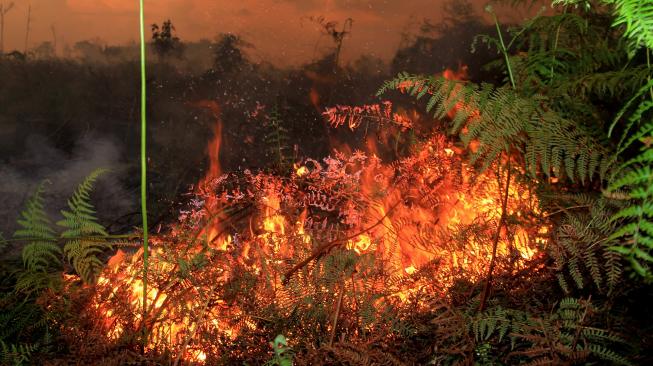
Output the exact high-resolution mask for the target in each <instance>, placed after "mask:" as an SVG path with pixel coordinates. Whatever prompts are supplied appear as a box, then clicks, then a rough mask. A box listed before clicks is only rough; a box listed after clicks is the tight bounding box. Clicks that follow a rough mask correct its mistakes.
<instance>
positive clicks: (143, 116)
mask: <svg viewBox="0 0 653 366" xmlns="http://www.w3.org/2000/svg"><path fill="white" fill-rule="evenodd" d="M140 34H141V215H142V220H143V318H142V321H141V326H142V327H143V346H145V344H146V343H147V328H146V325H145V324H146V322H145V320H146V319H147V267H148V251H149V248H148V242H147V240H148V238H147V144H146V143H147V139H146V137H147V111H146V109H147V108H146V107H147V106H146V104H147V85H146V83H147V78H146V71H145V6H144V4H143V0H140Z"/></svg>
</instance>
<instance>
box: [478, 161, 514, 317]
mask: <svg viewBox="0 0 653 366" xmlns="http://www.w3.org/2000/svg"><path fill="white" fill-rule="evenodd" d="M507 169H508V173H507V177H506V190H505V191H504V192H503V202H501V217H500V218H499V225H498V226H497V231H496V233H495V234H494V239H493V241H492V258H491V259H490V266H489V267H488V270H487V279H486V280H485V287H484V288H483V292H482V294H481V304H480V305H479V307H478V311H483V310H485V305H486V304H487V300H488V298H489V297H490V290H492V277H493V274H494V267H495V266H496V259H497V247H498V246H499V238H500V237H501V228H502V227H503V226H504V224H505V222H506V216H507V214H506V211H507V206H508V193H509V192H510V178H511V174H510V173H511V171H512V170H511V169H510V155H508V165H507Z"/></svg>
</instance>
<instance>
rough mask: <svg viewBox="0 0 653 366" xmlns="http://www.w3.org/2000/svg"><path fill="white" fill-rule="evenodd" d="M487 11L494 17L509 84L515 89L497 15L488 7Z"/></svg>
mask: <svg viewBox="0 0 653 366" xmlns="http://www.w3.org/2000/svg"><path fill="white" fill-rule="evenodd" d="M488 11H489V13H490V14H492V17H493V18H494V25H495V26H496V27H497V34H498V35H499V44H500V45H501V53H503V57H504V59H505V61H506V67H507V68H508V77H510V85H512V88H513V89H516V87H517V86H516V84H515V77H514V75H513V73H512V66H511V65H510V57H509V56H508V49H507V48H506V43H505V42H504V41H503V34H502V33H501V27H500V26H499V20H498V19H497V15H496V14H495V13H494V11H493V10H491V9H489V10H488Z"/></svg>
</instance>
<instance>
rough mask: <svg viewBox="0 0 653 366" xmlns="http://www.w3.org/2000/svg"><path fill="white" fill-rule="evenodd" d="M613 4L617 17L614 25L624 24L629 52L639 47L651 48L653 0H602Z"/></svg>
mask: <svg viewBox="0 0 653 366" xmlns="http://www.w3.org/2000/svg"><path fill="white" fill-rule="evenodd" d="M604 2H606V3H611V4H614V6H615V13H616V15H617V18H616V19H615V22H614V25H615V26H619V25H624V26H625V28H626V29H625V33H624V35H625V37H627V38H628V39H629V40H630V41H631V42H632V44H631V53H634V52H635V51H636V50H637V49H638V48H640V47H646V48H649V49H653V1H651V0H604Z"/></svg>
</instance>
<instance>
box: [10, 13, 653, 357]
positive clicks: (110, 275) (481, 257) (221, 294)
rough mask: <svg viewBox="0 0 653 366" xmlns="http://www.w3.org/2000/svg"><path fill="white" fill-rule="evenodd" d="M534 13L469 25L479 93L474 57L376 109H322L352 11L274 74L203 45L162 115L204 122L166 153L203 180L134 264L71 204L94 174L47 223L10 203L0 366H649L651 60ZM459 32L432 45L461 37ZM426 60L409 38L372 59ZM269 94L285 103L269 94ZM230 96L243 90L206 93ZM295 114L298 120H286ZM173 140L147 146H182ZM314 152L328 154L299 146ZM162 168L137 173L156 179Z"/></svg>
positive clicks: (230, 47)
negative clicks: (304, 61) (212, 59)
mask: <svg viewBox="0 0 653 366" xmlns="http://www.w3.org/2000/svg"><path fill="white" fill-rule="evenodd" d="M556 3H560V4H562V5H560V4H559V6H561V7H562V8H561V9H560V10H561V11H559V12H555V13H554V14H549V15H541V14H540V15H538V16H537V17H535V18H534V19H533V20H531V21H529V22H527V23H525V24H523V25H521V26H519V27H518V28H517V29H514V30H510V31H508V30H506V29H505V27H503V26H501V25H500V24H499V23H498V21H497V20H496V16H495V15H494V13H493V10H492V8H491V7H490V8H488V9H487V10H488V12H489V13H490V15H491V16H493V17H494V19H495V26H496V29H494V27H492V28H491V29H492V30H493V31H496V32H498V38H496V39H495V38H492V37H489V36H485V37H481V38H479V40H481V41H484V42H485V43H487V44H489V45H491V46H493V47H496V48H497V49H498V51H499V54H500V56H503V58H502V59H501V61H500V62H495V63H493V64H491V66H492V67H494V71H495V72H496V74H497V75H500V77H499V78H497V77H496V76H495V77H494V78H495V79H496V80H494V83H493V84H488V83H485V84H483V83H480V84H477V83H475V82H473V81H470V78H472V76H470V75H474V76H475V77H478V76H479V75H480V74H479V73H478V70H477V69H478V68H477V67H476V66H477V65H474V66H473V67H470V66H467V65H466V64H465V63H464V62H460V61H457V62H456V63H457V65H458V66H457V67H449V68H443V69H441V71H440V72H433V71H432V70H431V71H429V72H428V73H427V75H426V76H425V75H412V74H408V73H405V72H401V73H399V74H398V75H397V76H396V77H395V78H391V79H390V80H387V81H386V82H385V83H383V85H381V89H380V90H379V91H378V93H377V95H376V98H372V97H370V96H365V97H360V96H356V94H355V93H354V91H352V90H353V89H352V90H350V91H347V92H342V93H340V94H339V93H338V85H339V83H345V84H346V82H349V83H351V82H352V80H355V79H356V77H360V78H363V77H362V76H360V75H357V74H356V73H357V72H359V71H360V70H359V69H351V68H350V69H348V68H346V66H343V65H342V60H341V59H340V52H341V49H342V47H343V44H344V41H345V39H346V36H348V35H349V34H350V33H351V32H353V24H354V23H353V20H351V19H347V21H345V23H344V24H343V26H342V27H340V26H338V25H337V23H335V22H327V21H326V20H325V19H324V18H310V20H311V21H313V22H315V23H316V24H318V25H320V26H321V27H323V28H324V32H325V33H324V34H326V35H328V36H330V37H331V39H332V40H333V42H334V48H335V50H334V52H333V53H331V54H329V55H327V56H326V57H325V58H324V59H323V60H321V61H320V62H316V63H315V64H311V65H309V66H306V67H305V69H303V70H301V72H296V71H297V70H295V71H283V72H285V73H287V75H286V76H287V78H286V79H284V80H282V81H279V80H276V81H274V82H273V81H271V80H273V79H274V78H272V77H270V78H269V79H265V78H263V77H260V78H259V76H260V75H266V73H269V72H271V71H270V70H271V69H266V68H265V67H263V66H261V65H254V64H250V63H248V61H247V58H246V54H244V53H242V52H241V48H244V47H252V45H250V44H248V43H246V42H245V41H243V40H242V39H240V38H239V37H238V36H235V35H225V36H223V38H222V40H221V41H220V42H218V44H217V59H216V65H214V67H213V68H212V69H211V70H210V71H209V72H207V73H206V74H204V75H202V76H201V77H198V78H190V77H189V78H190V79H189V80H191V81H189V84H190V85H191V86H190V87H189V88H188V90H187V93H186V94H184V95H183V96H181V97H179V99H180V100H179V101H177V103H178V104H176V105H175V106H176V107H179V108H180V110H183V111H184V113H190V114H192V115H193V116H194V118H193V120H194V121H209V123H208V126H206V127H207V128H206V131H205V132H208V133H209V134H210V138H208V143H207V144H206V146H200V147H197V146H191V147H185V148H188V149H195V150H193V151H200V150H203V151H204V155H205V162H204V163H203V164H199V163H198V161H197V160H192V159H190V158H189V156H191V155H192V154H188V156H186V155H183V154H182V156H181V159H182V160H183V159H185V158H188V159H189V160H188V161H187V162H186V161H182V163H185V164H188V165H203V166H205V167H206V169H205V170H204V171H203V173H202V174H201V176H199V178H197V177H193V181H192V183H193V184H192V185H191V186H190V188H189V189H188V190H187V191H186V192H185V193H184V194H183V195H179V196H181V197H183V199H182V203H181V205H179V206H176V207H175V210H174V211H172V210H168V211H166V215H167V216H168V217H167V219H165V220H159V221H158V222H156V225H155V230H149V236H150V238H149V249H144V247H143V246H142V242H141V240H142V238H143V236H144V235H143V234H144V233H143V231H142V230H140V231H139V229H136V230H133V229H130V230H128V231H123V232H120V233H119V234H117V232H116V231H112V230H109V229H107V228H106V227H105V226H103V222H102V221H103V220H100V219H98V217H97V214H96V212H95V207H94V205H93V204H92V200H91V195H92V192H93V189H94V186H95V184H96V182H97V181H98V180H100V179H101V178H102V177H103V176H105V175H106V174H110V173H109V172H108V171H107V170H104V169H99V170H95V171H93V173H91V174H90V175H89V176H88V177H87V178H86V179H85V180H84V181H83V182H82V183H81V184H80V185H79V186H78V187H77V189H76V190H75V191H74V193H73V195H72V198H71V199H70V200H69V201H68V202H67V206H66V208H65V209H63V210H62V211H61V214H62V216H63V217H62V220H60V221H53V220H51V219H50V214H49V212H48V211H47V210H46V198H48V197H47V196H46V192H47V190H46V188H47V185H46V184H45V183H44V184H41V185H39V186H38V188H37V189H36V191H35V193H34V194H33V195H32V196H31V197H30V198H29V199H28V200H27V204H26V207H25V209H24V210H23V211H22V213H21V218H20V219H19V220H18V221H17V224H16V226H17V227H18V229H17V230H16V231H15V234H14V236H13V237H12V239H10V240H6V241H5V240H0V246H3V245H4V246H11V245H12V243H14V242H16V243H24V244H23V247H22V258H21V261H20V264H19V265H18V267H12V266H11V265H10V264H6V265H5V264H4V262H2V263H3V266H2V267H0V269H1V270H2V274H3V275H5V274H6V276H4V278H5V279H3V280H2V282H0V283H1V284H2V287H1V290H2V292H1V294H2V297H0V309H3V311H5V310H6V314H8V315H5V314H4V313H3V314H0V325H2V326H3V327H2V329H0V356H1V357H0V364H4V363H6V364H27V363H39V364H52V365H63V364H99V365H122V364H143V365H154V364H164V365H236V364H242V365H251V364H265V365H280V366H281V365H283V366H288V365H572V364H616V365H631V364H635V363H643V364H646V363H647V362H649V361H651V360H653V358H652V356H651V355H650V354H649V353H650V352H648V351H643V350H644V349H646V347H647V346H649V345H650V340H648V338H646V335H647V334H648V332H649V329H648V328H646V327H648V326H642V325H641V324H649V323H650V322H647V321H650V320H651V314H650V312H648V311H647V309H646V308H645V307H642V305H641V304H642V303H643V304H646V303H647V300H649V299H650V296H651V295H650V294H651V292H650V282H651V277H652V276H651V272H650V267H649V266H650V263H651V262H653V257H651V254H650V250H649V249H650V247H651V242H653V239H651V232H652V230H651V227H653V224H652V223H651V222H650V221H651V217H653V212H651V205H650V202H651V196H652V195H653V193H652V191H651V186H653V185H650V182H651V177H650V176H651V174H650V173H651V169H650V162H651V160H652V159H651V154H650V145H651V136H650V133H651V131H652V130H653V128H651V126H650V117H651V110H653V104H652V103H651V101H650V100H651V98H653V93H651V90H652V89H651V88H652V87H653V84H652V83H651V81H650V78H651V68H650V65H649V64H650V62H648V61H649V60H648V57H647V56H648V55H649V53H650V52H649V51H650V49H651V44H646V43H644V44H639V46H637V45H636V42H635V43H632V42H634V41H633V40H632V39H631V41H632V42H631V44H628V43H627V42H623V37H626V38H628V37H631V35H629V32H628V31H626V32H620V31H617V30H619V28H614V26H613V25H612V24H611V22H606V19H611V16H612V15H610V14H611V13H606V9H608V8H606V7H592V6H587V7H578V6H576V5H578V4H577V2H573V1H558V2H556ZM451 4H453V5H451ZM455 4H462V2H451V3H449V6H450V8H451V9H454V10H457V11H461V12H462V11H465V12H468V11H470V9H471V8H470V7H469V6H461V5H458V6H456V5H455ZM624 9H625V8H624V7H620V6H617V7H616V8H615V9H612V10H615V11H616V12H617V13H616V14H617V16H618V17H628V16H629V14H628V13H625V14H624V13H623V11H625V10H624ZM620 11H621V13H620ZM630 16H632V14H630ZM462 18H464V19H465V21H464V22H463V23H457V22H456V21H451V22H453V24H448V23H447V24H444V25H441V27H440V28H442V29H441V30H451V29H458V28H456V27H463V26H465V25H470V24H473V25H475V26H478V25H479V24H480V23H479V22H478V21H477V20H475V18H470V15H469V14H467V15H465V16H464V17H462ZM618 19H621V18H618ZM445 23H446V21H445ZM461 24H462V25H461ZM617 24H620V23H619V20H618V21H617ZM423 28H424V29H426V30H424V29H423V32H427V31H429V30H430V31H433V29H435V28H434V26H433V25H432V24H430V23H428V22H425V24H424V26H423ZM463 28H464V27H463ZM338 29H341V30H338ZM438 29H439V28H438ZM152 30H153V45H154V46H155V47H157V50H158V51H157V52H158V53H159V56H160V57H159V64H158V66H159V67H161V69H167V68H169V67H171V66H170V64H168V62H171V61H170V60H169V56H170V55H173V54H174V55H177V53H178V55H177V56H178V57H179V58H181V57H182V56H181V55H182V54H183V48H182V43H181V41H180V39H179V38H178V37H176V36H175V35H174V31H175V29H174V27H173V25H172V23H171V22H170V21H167V22H165V23H163V25H162V26H161V27H160V28H159V27H158V26H155V27H153V28H152ZM551 34H555V38H551V37H549V35H551ZM606 34H607V35H608V38H607V39H605V40H604V39H603V35H606ZM598 35H600V36H598ZM504 36H506V37H509V38H507V39H504ZM631 38H632V37H631ZM651 39H653V36H652V37H651ZM507 40H509V41H508V42H509V43H507V44H506V41H507ZM636 40H637V42H640V43H641V42H643V41H642V39H636ZM442 44H446V40H439V41H436V40H433V39H430V40H429V39H428V38H427V37H425V36H424V34H422V36H420V37H418V38H417V39H415V40H414V41H413V43H411V45H409V46H406V47H403V48H402V49H401V50H400V52H398V56H397V57H398V58H397V59H395V62H394V63H395V64H398V65H402V63H403V62H408V61H407V59H408V58H409V57H408V58H405V59H400V58H399V56H400V55H403V56H402V57H404V56H405V55H407V54H411V53H410V52H417V53H416V54H417V55H420V56H423V54H421V53H419V52H426V51H425V50H427V49H428V50H433V49H437V47H438V46H439V45H440V46H441V45H442ZM652 44H653V43H652ZM239 47H240V48H239ZM173 51H174V52H173ZM588 55H590V56H588ZM477 61H478V60H477ZM2 62H5V61H4V60H0V65H4V64H3V63H2ZM7 62H11V65H10V66H11V67H16V65H15V62H16V61H15V60H11V61H7ZM21 62H22V61H21ZM220 62H222V64H220ZM620 62H621V63H620ZM419 65H422V66H424V65H423V64H422V63H419ZM419 65H418V66H419ZM624 65H625V66H624ZM448 66H451V65H448ZM420 67H421V66H420ZM417 68H418V69H419V67H417ZM0 71H2V69H1V68H0ZM273 71H274V70H273ZM276 72H279V73H281V72H282V71H280V70H277V71H276ZM293 73H294V74H293ZM267 76H270V75H267ZM377 76H378V75H377ZM366 77H369V75H368V76H366ZM370 78H371V77H370ZM279 79H281V78H279ZM372 79H373V78H372ZM365 80H367V81H369V80H368V79H365ZM166 82H171V83H177V82H179V83H181V81H179V80H167V81H166ZM283 83H286V84H287V85H285V87H286V88H287V90H290V89H292V90H295V91H296V90H298V92H297V93H299V94H301V95H293V96H290V94H289V96H283V97H280V96H274V97H268V95H269V94H270V95H271V94H273V93H272V92H273V91H277V92H278V90H277V89H279V88H280V85H282V84H283ZM164 84H165V83H164V82H161V84H157V85H164ZM241 84H242V85H241ZM345 84H343V85H345ZM207 85H208V86H207ZM243 85H245V86H243ZM347 85H348V84H347ZM230 86H233V88H238V87H242V88H243V89H238V90H239V92H242V93H241V94H242V95H241V94H238V93H235V92H234V93H231V94H227V93H226V92H225V93H222V94H220V93H218V94H217V96H215V95H214V96H213V97H207V96H206V94H210V93H206V90H211V91H212V92H214V91H215V90H214V89H215V88H216V87H217V88H218V89H219V90H220V91H222V89H220V88H228V87H230ZM376 86H377V87H378V86H379V85H376ZM259 87H260V88H261V89H260V90H259V89H258V88H259ZM195 88H197V90H196V89H195ZM161 89H165V88H164V87H163V86H162V87H161ZM250 92H252V93H253V92H256V93H258V94H260V95H258V96H261V98H257V95H254V96H253V97H252V96H251V95H250V94H249V93H250ZM350 92H351V93H350ZM570 92H573V93H575V94H574V95H575V96H574V97H573V98H572V97H570ZM288 93H290V92H288ZM347 93H349V94H347ZM649 94H650V95H649ZM633 95H635V97H633ZM157 96H158V97H160V98H162V100H166V102H167V101H168V100H173V98H168V96H167V95H163V94H162V95H155V98H156V97H157ZM266 98H267V99H266ZM615 100H616V101H619V103H623V104H624V105H625V107H624V108H623V109H621V111H619V110H618V108H614V103H615ZM640 100H641V101H642V102H641V105H639V106H637V105H636V103H639V101H640ZM349 102H351V103H349ZM358 102H360V103H358ZM170 103H172V102H170ZM159 106H162V108H165V105H163V104H159ZM615 115H616V120H614V122H612V121H613V119H612V118H614V117H615ZM298 116H299V117H298ZM305 116H313V117H315V118H316V121H317V122H316V123H314V124H310V125H309V124H308V123H307V125H302V124H301V123H296V122H294V121H293V120H292V118H293V117H296V119H298V120H299V121H300V122H304V121H305V120H303V119H302V118H300V117H305ZM624 116H627V118H628V122H624V121H622V120H621V119H622V117H624ZM647 118H648V120H647ZM307 120H308V119H307ZM597 120H598V121H599V122H597ZM234 121H235V122H234ZM198 123H201V122H198ZM164 124H165V121H163V122H161V125H164ZM597 126H599V127H600V128H597ZM603 127H605V128H603ZM157 128H161V127H160V126H158V125H157ZM174 128H176V129H175V130H174V131H175V132H176V133H175V134H174V136H172V137H165V138H164V137H162V136H161V135H156V134H155V136H157V137H158V138H159V139H161V141H158V142H157V143H159V144H161V145H164V146H166V148H167V147H168V145H170V146H172V145H174V144H179V145H191V144H190V143H187V142H188V141H186V140H184V138H185V137H184V133H185V132H187V131H186V130H184V128H183V126H182V127H179V126H176V127H174ZM635 129H639V131H638V132H637V133H636V134H635V135H634V137H629V136H628V133H629V132H630V131H631V130H635ZM604 130H605V132H604ZM155 131H156V130H155ZM298 131H299V132H298ZM616 132H619V133H621V136H618V137H617V138H616V139H615V136H614V133H616ZM320 134H321V136H317V135H320ZM302 138H306V139H307V141H301V140H302ZM205 141H206V140H205ZM318 141H319V142H322V143H324V145H328V146H327V147H322V148H323V150H326V151H327V153H325V154H319V153H315V154H314V155H311V154H308V153H307V151H310V152H316V151H320V147H317V148H315V147H313V149H310V148H306V146H305V145H312V144H317V142H318ZM191 142H196V141H193V140H192V139H191ZM327 143H328V144H327ZM202 145H204V144H202ZM230 146H236V147H235V148H233V149H231V150H234V151H241V150H239V148H240V147H242V146H248V147H251V149H250V150H253V151H254V153H253V155H248V156H247V159H246V158H245V157H244V156H239V155H237V154H234V153H233V151H230V149H228V147H230ZM171 148H172V147H171ZM164 151H165V154H162V155H157V156H164V157H170V158H171V159H173V158H175V153H176V152H178V151H183V150H171V151H172V152H170V151H169V150H165V149H164ZM166 154H167V155H166ZM229 154H230V155H229ZM176 158H180V157H176ZM248 159H249V160H254V162H251V161H249V160H248ZM256 159H259V160H260V161H257V160H256ZM162 160H164V159H160V158H157V159H153V161H151V162H149V163H148V164H150V166H151V167H152V169H153V170H154V171H155V172H156V173H157V174H156V177H157V178H158V177H160V176H162V175H164V174H163V173H164V172H165V168H166V165H164V164H163V163H161V161H162ZM174 161H175V162H176V163H179V162H180V160H174ZM263 161H265V162H264V163H262V162H263ZM225 162H226V163H225ZM157 164H161V165H157ZM177 165H179V164H177ZM154 180H155V181H156V179H154ZM180 185H182V184H181V183H177V186H180ZM170 212H174V213H173V214H170ZM125 232H126V233H125ZM0 239H2V238H1V237H0ZM145 250H147V252H145ZM146 254H147V255H146ZM626 273H629V274H632V275H633V276H632V277H633V278H627V276H625V274H626ZM28 341H30V342H28Z"/></svg>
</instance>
